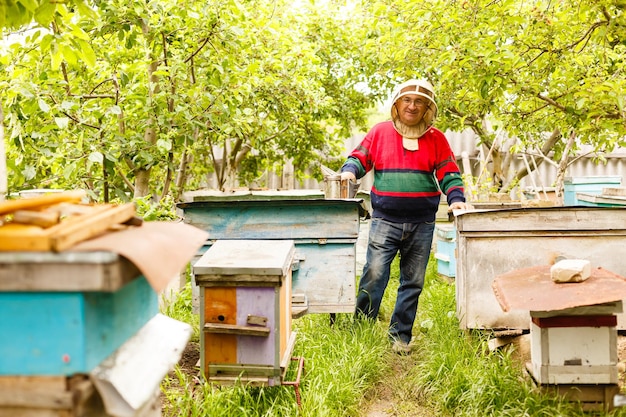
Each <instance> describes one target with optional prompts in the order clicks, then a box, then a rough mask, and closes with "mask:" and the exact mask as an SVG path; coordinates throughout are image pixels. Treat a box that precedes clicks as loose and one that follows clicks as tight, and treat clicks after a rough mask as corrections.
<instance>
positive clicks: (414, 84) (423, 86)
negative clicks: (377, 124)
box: [391, 79, 437, 114]
mask: <svg viewBox="0 0 626 417" xmlns="http://www.w3.org/2000/svg"><path fill="white" fill-rule="evenodd" d="M409 94H415V95H418V96H422V97H426V98H427V99H428V100H430V101H431V102H432V103H433V104H434V105H435V114H437V103H436V102H435V89H434V88H433V85H432V84H431V83H429V82H428V81H427V80H424V79H419V80H408V81H405V82H403V83H402V84H400V85H399V86H398V87H397V88H396V91H395V93H394V95H393V100H392V101H391V103H392V105H393V103H395V102H396V100H398V99H399V98H400V97H404V96H406V95H409Z"/></svg>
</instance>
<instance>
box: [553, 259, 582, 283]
mask: <svg viewBox="0 0 626 417" xmlns="http://www.w3.org/2000/svg"><path fill="white" fill-rule="evenodd" d="M590 276H591V263H590V262H589V261H587V260H585V259H563V260H561V261H558V262H557V263H555V264H554V265H552V266H551V267H550V277H551V278H552V281H554V282H557V283H561V282H582V281H585V280H586V279H587V278H589V277H590Z"/></svg>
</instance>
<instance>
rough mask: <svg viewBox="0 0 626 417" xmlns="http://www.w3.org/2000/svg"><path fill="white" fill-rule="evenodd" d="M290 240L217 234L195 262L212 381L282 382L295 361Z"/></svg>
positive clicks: (204, 358) (203, 351)
mask: <svg viewBox="0 0 626 417" xmlns="http://www.w3.org/2000/svg"><path fill="white" fill-rule="evenodd" d="M294 254H295V245H294V242H293V241H292V240H218V241H216V242H215V243H214V244H213V245H212V246H211V247H210V248H209V249H208V250H207V251H206V252H205V253H204V254H203V255H202V257H201V258H200V259H199V260H198V261H197V262H196V263H195V264H194V266H193V271H194V275H195V280H196V284H197V285H198V286H199V287H200V319H201V320H200V327H201V330H202V336H201V340H200V362H201V369H202V372H203V374H204V376H205V378H206V379H207V380H208V381H211V382H216V383H221V384H230V383H234V382H236V381H241V382H245V383H248V384H252V385H268V386H272V385H280V384H281V382H282V378H283V376H284V373H285V371H286V370H287V368H288V366H289V363H290V361H291V354H292V351H293V347H294V344H295V333H294V332H292V329H291V265H292V263H293V259H294Z"/></svg>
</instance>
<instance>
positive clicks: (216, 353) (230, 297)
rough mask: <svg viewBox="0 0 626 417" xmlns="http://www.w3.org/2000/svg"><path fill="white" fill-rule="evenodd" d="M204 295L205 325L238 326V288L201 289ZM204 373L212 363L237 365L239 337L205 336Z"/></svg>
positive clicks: (208, 334) (206, 334)
mask: <svg viewBox="0 0 626 417" xmlns="http://www.w3.org/2000/svg"><path fill="white" fill-rule="evenodd" d="M200 291H203V292H204V294H203V296H204V320H203V323H202V324H203V325H204V324H205V323H224V324H237V288H235V287H232V288H230V287H215V288H200ZM203 347H204V352H203V355H204V372H205V374H208V370H209V368H210V366H211V365H210V364H211V363H237V336H235V335H218V334H212V333H205V334H204V346H203Z"/></svg>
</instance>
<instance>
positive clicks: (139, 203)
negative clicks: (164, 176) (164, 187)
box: [133, 196, 178, 222]
mask: <svg viewBox="0 0 626 417" xmlns="http://www.w3.org/2000/svg"><path fill="white" fill-rule="evenodd" d="M133 201H134V203H135V208H136V213H137V216H138V217H141V218H142V219H143V220H145V221H147V222H150V221H167V220H176V219H177V218H178V216H177V215H176V206H175V202H174V201H173V199H172V197H170V196H166V198H164V199H161V200H159V201H157V202H155V201H154V200H153V198H151V197H150V196H148V197H141V198H136V199H134V200H133Z"/></svg>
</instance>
